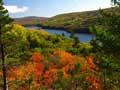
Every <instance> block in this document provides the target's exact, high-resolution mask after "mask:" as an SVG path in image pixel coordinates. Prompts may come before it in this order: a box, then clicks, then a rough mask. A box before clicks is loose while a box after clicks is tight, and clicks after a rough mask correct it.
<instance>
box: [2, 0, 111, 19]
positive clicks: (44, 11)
mask: <svg viewBox="0 0 120 90" xmlns="http://www.w3.org/2000/svg"><path fill="white" fill-rule="evenodd" d="M3 1H4V7H5V8H6V9H7V10H8V11H9V14H10V16H11V17H14V18H19V17H25V16H40V17H52V16H55V15H58V14H63V13H71V12H82V11H90V10H98V9H99V8H108V7H110V6H111V3H110V0H3Z"/></svg>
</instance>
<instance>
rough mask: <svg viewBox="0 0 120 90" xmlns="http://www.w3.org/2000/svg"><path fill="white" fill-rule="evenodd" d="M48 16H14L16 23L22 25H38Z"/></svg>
mask: <svg viewBox="0 0 120 90" xmlns="http://www.w3.org/2000/svg"><path fill="white" fill-rule="evenodd" d="M46 19H47V18H45V17H36V16H28V17H22V18H14V23H15V24H21V25H36V24H39V23H41V22H43V21H44V20H46Z"/></svg>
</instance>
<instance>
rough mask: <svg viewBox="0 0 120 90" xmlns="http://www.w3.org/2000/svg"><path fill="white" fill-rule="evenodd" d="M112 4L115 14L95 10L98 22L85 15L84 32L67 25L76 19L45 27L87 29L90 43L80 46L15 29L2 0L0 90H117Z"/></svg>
mask: <svg viewBox="0 0 120 90" xmlns="http://www.w3.org/2000/svg"><path fill="white" fill-rule="evenodd" d="M113 1H114V3H113V5H114V7H113V8H112V9H113V11H108V10H107V11H106V10H99V11H97V14H98V16H99V17H96V13H95V12H94V11H92V12H88V13H92V14H89V15H90V17H92V18H90V17H89V15H88V13H85V12H83V13H82V14H81V15H80V17H84V16H85V18H86V17H88V18H89V21H90V22H88V23H89V24H86V26H84V25H83V23H80V22H77V23H76V21H75V22H74V20H72V19H71V18H73V17H74V18H77V15H78V14H69V15H70V20H69V17H68V16H69V15H68V14H66V15H67V16H66V15H58V16H55V17H53V18H50V19H48V20H47V21H45V22H44V24H45V23H46V22H47V23H48V22H49V20H50V22H51V23H50V24H52V23H54V24H52V25H55V26H57V25H63V24H61V23H64V24H65V23H66V24H65V25H69V24H74V23H76V24H74V25H80V26H82V28H84V27H89V29H90V32H91V33H93V34H94V37H93V39H92V40H91V42H89V43H83V42H80V41H79V40H78V39H77V38H76V37H71V38H66V37H64V35H56V34H54V35H51V34H49V33H47V32H45V31H44V30H32V29H31V30H29V29H27V28H25V27H23V26H22V25H20V24H15V23H13V20H12V19H11V18H10V17H9V14H8V11H7V10H6V9H5V8H4V7H3V1H2V0H0V90H120V78H119V77H120V56H119V55H120V12H119V10H120V7H119V5H120V3H119V2H117V0H113ZM93 14H95V15H93ZM63 16H64V17H63ZM93 16H95V17H93ZM78 17H79V15H78ZM88 18H86V19H85V20H83V19H82V18H81V19H80V18H79V20H81V21H83V22H86V20H88ZM96 18H97V19H96ZM91 19H92V21H91ZM93 19H94V20H93ZM57 20H58V21H59V20H60V21H59V24H57V22H58V21H57ZM75 20H78V19H75ZM96 20H97V21H99V22H100V23H95V22H96ZM62 21H64V22H62ZM69 21H70V22H69ZM93 23H94V25H93ZM46 25H47V24H46ZM55 28H56V27H55ZM57 28H58V27H57ZM60 28H61V27H60ZM69 28H70V29H69V30H74V26H71V27H69ZM76 30H77V29H76Z"/></svg>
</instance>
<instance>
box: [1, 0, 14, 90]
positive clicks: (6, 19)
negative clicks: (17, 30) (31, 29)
mask: <svg viewBox="0 0 120 90" xmlns="http://www.w3.org/2000/svg"><path fill="white" fill-rule="evenodd" d="M11 21H12V19H11V18H9V14H8V11H7V10H6V9H5V8H4V6H3V1H2V0H0V54H1V56H0V58H1V59H0V60H2V71H3V90H7V83H6V65H5V50H4V49H5V45H4V44H5V43H4V33H5V32H6V31H7V30H8V28H6V25H8V24H9V23H10V22H11Z"/></svg>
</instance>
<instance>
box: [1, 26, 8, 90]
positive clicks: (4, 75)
mask: <svg viewBox="0 0 120 90" xmlns="http://www.w3.org/2000/svg"><path fill="white" fill-rule="evenodd" d="M1 28H2V27H1V26H0V50H1V51H0V53H1V60H2V73H3V90H7V88H6V84H7V83H6V66H5V51H4V44H3V41H2V31H1Z"/></svg>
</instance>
